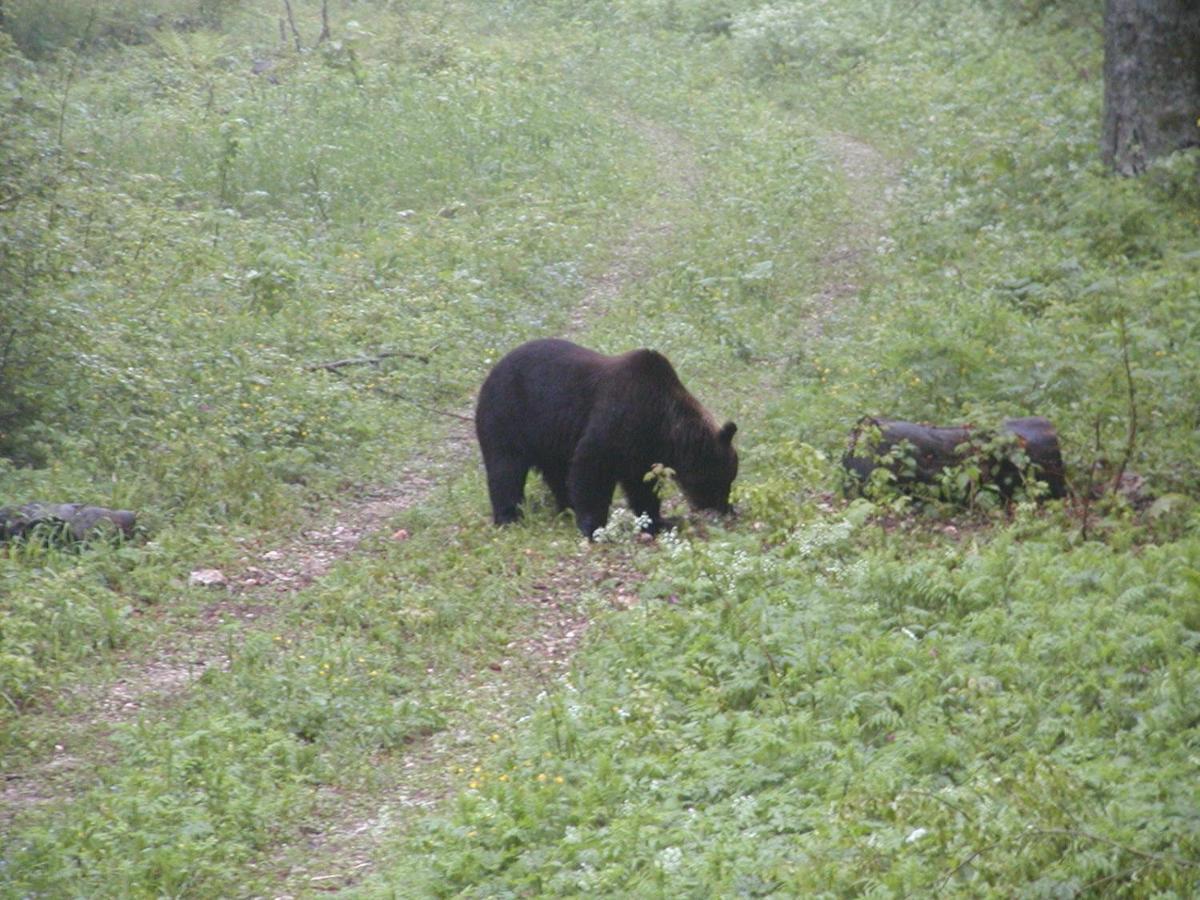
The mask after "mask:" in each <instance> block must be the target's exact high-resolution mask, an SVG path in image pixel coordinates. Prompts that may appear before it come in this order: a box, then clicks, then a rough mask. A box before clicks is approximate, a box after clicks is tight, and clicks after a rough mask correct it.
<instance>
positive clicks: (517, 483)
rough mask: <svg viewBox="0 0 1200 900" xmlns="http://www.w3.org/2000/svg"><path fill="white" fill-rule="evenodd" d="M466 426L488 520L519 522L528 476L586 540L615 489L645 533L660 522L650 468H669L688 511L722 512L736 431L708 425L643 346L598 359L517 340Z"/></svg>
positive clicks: (574, 348) (552, 343) (732, 473)
mask: <svg viewBox="0 0 1200 900" xmlns="http://www.w3.org/2000/svg"><path fill="white" fill-rule="evenodd" d="M475 431H476V434H477V435H478V437H479V446H480V449H481V450H482V451H483V461H484V465H485V466H486V467H487V476H488V494H489V496H490V497H491V501H492V513H493V518H494V519H495V521H496V524H498V525H502V524H504V523H506V522H512V521H515V520H516V519H518V518H520V516H521V505H522V503H523V500H524V494H525V478H526V476H527V474H528V472H529V470H530V469H537V470H539V471H540V472H541V473H542V477H543V478H544V479H545V480H546V484H547V485H549V487H550V490H551V492H552V493H553V494H554V499H555V501H556V502H557V503H558V506H559V508H560V509H566V508H571V509H573V510H574V511H575V519H576V522H577V523H578V525H579V530H580V531H581V532H583V534H585V535H587V536H588V537H591V535H592V534H593V533H594V532H595V530H596V529H597V528H600V527H602V526H603V525H604V524H606V523H607V521H608V508H609V505H610V504H611V503H612V495H613V490H614V489H615V488H616V486H617V484H620V485H621V487H622V488H623V489H624V491H625V495H626V497H627V498H628V499H629V505H630V506H631V507H632V508H633V510H634V512H636V513H638V514H639V515H641V514H644V515H646V516H647V517H648V518H649V519H650V525H649V530H650V531H651V532H656V531H658V530H659V529H660V528H662V527H663V525H664V524H665V522H664V520H663V519H662V517H661V515H660V505H659V499H658V497H657V496H656V495H655V493H654V490H653V486H652V485H650V484H647V483H646V482H645V481H644V476H645V475H646V473H647V472H649V471H650V468H651V467H652V466H653V465H654V464H655V463H661V464H662V465H665V466H669V467H670V468H672V469H674V470H675V473H676V480H677V481H678V482H679V485H680V487H681V488H682V489H683V492H684V495H685V496H686V497H687V498H688V501H689V502H690V503H691V504H692V506H694V507H696V508H699V509H715V510H718V511H721V512H725V511H727V510H728V509H729V489H730V486H731V485H732V483H733V479H734V478H735V477H736V476H737V465H738V460H737V451H736V450H734V448H733V444H732V441H733V435H734V433H735V432H736V431H737V426H736V425H734V424H733V423H732V422H727V423H726V424H725V425H724V426H722V427H720V428H718V427H717V425H716V423H715V422H714V421H713V418H712V417H711V416H710V415H709V414H708V413H707V412H706V411H705V410H704V408H703V407H702V406H701V405H700V404H699V403H698V402H697V401H696V398H694V397H693V396H692V395H691V394H689V393H688V392H687V389H686V388H684V386H683V385H682V384H681V383H680V381H679V377H678V376H677V375H676V374H675V370H674V368H672V366H671V363H670V362H668V361H667V359H666V357H664V356H663V355H662V354H660V353H656V352H655V351H653V350H633V351H631V352H629V353H624V354H622V355H620V356H604V355H602V354H600V353H596V352H594V351H592V350H587V349H585V348H583V347H580V346H578V345H576V344H572V343H571V342H569V341H563V340H554V339H548V340H537V341H530V342H529V343H527V344H522V345H521V346H520V347H518V348H517V349H515V350H513V351H512V352H511V353H509V354H508V355H507V356H505V357H504V358H503V359H502V360H500V362H498V363H497V364H496V366H495V368H493V369H492V371H491V373H489V375H488V377H487V379H486V380H485V381H484V383H483V387H482V388H480V391H479V402H478V404H477V406H476V410H475Z"/></svg>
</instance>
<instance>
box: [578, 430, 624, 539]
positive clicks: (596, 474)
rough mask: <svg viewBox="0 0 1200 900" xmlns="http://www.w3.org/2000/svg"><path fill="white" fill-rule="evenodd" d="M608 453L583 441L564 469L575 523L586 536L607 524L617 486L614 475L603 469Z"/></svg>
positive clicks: (590, 537) (588, 537) (589, 537)
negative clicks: (568, 465)
mask: <svg viewBox="0 0 1200 900" xmlns="http://www.w3.org/2000/svg"><path fill="white" fill-rule="evenodd" d="M608 462H609V460H608V455H607V454H605V453H604V452H603V450H602V449H601V448H590V447H587V446H585V445H583V444H581V445H580V447H579V448H577V449H576V451H575V456H574V457H573V458H572V460H571V468H570V471H569V472H568V473H567V493H568V495H569V496H570V500H571V508H572V509H573V510H575V523H576V524H577V525H578V526H579V530H580V531H581V532H582V533H583V536H584V537H586V538H587V539H588V540H591V539H592V536H593V535H594V534H595V533H596V529H597V528H603V527H604V526H605V525H607V524H608V507H609V506H610V505H611V504H612V495H613V491H614V490H616V487H617V479H616V476H614V475H612V474H610V473H609V472H607V471H605V464H606V463H608Z"/></svg>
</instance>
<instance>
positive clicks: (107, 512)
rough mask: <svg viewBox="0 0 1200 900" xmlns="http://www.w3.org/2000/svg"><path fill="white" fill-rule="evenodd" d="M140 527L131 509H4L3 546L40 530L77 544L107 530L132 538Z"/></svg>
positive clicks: (0, 517) (0, 516)
mask: <svg viewBox="0 0 1200 900" xmlns="http://www.w3.org/2000/svg"><path fill="white" fill-rule="evenodd" d="M136 524H137V516H136V515H135V514H134V513H132V512H130V511H129V510H127V509H108V508H106V507H103V506H86V505H85V504H83V503H43V502H40V501H35V502H33V503H26V504H25V505H24V506H5V507H2V508H0V542H4V541H10V540H13V539H14V538H24V537H27V536H29V535H30V534H31V533H32V532H34V531H35V530H36V529H39V528H40V529H45V530H49V531H54V532H58V533H60V534H61V535H62V536H63V537H64V538H66V539H68V540H73V541H86V540H88V539H89V538H93V537H97V536H99V535H101V534H103V533H104V531H106V530H109V531H112V532H114V533H119V534H121V535H122V536H124V537H132V535H133V530H134V527H135V525H136Z"/></svg>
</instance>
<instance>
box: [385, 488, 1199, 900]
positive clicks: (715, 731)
mask: <svg viewBox="0 0 1200 900" xmlns="http://www.w3.org/2000/svg"><path fill="white" fill-rule="evenodd" d="M877 512H878V511H877V510H874V509H872V508H871V507H870V506H869V504H866V502H865V501H859V502H858V503H857V504H855V505H852V506H850V507H848V508H847V509H846V510H845V511H844V512H842V513H838V514H829V513H827V512H821V511H818V510H816V509H815V508H814V509H812V510H811V511H810V513H809V514H808V515H806V516H804V517H803V518H801V519H800V521H797V522H794V523H792V524H791V525H790V526H789V527H788V528H787V529H786V531H785V532H784V533H783V536H782V537H781V538H778V539H776V540H771V541H764V540H763V539H761V538H759V537H756V536H755V534H754V533H753V531H752V530H749V529H740V530H739V531H738V532H737V533H725V534H721V535H719V537H718V538H717V539H710V540H703V541H701V540H683V539H680V540H664V541H662V542H661V543H662V546H661V547H660V549H659V552H658V553H657V555H656V556H655V557H654V558H653V561H652V564H651V573H650V577H649V578H648V579H647V581H646V582H645V583H644V584H643V586H642V589H641V598H640V600H641V602H640V603H639V604H638V606H637V607H636V609H634V610H633V611H631V612H629V613H626V614H625V615H623V616H619V617H612V618H610V619H608V620H607V621H606V622H605V625H604V627H603V628H602V629H599V630H596V631H594V632H593V633H592V635H591V639H590V640H589V643H588V648H587V652H586V653H585V654H584V655H583V657H582V658H581V659H580V660H579V662H578V664H577V667H576V670H575V672H574V673H573V675H572V676H571V678H570V679H569V681H568V682H567V683H566V684H565V685H564V687H563V690H562V691H560V692H558V693H556V694H554V695H552V696H547V697H545V698H544V699H543V701H542V703H541V704H540V707H539V709H538V711H537V713H536V715H535V716H534V719H533V722H532V724H531V727H530V729H529V732H528V733H525V734H522V735H521V736H520V739H519V740H517V741H514V742H513V743H512V745H511V746H509V747H508V748H507V750H506V752H504V753H502V754H500V755H498V756H497V757H496V758H495V759H494V760H491V761H490V762H489V764H488V766H487V769H486V771H485V772H484V773H482V774H481V775H480V776H479V777H478V779H477V783H476V784H473V785H472V786H471V787H470V789H469V790H467V791H465V792H464V793H463V794H462V796H461V797H460V798H459V801H458V804H457V806H456V808H455V809H454V810H453V812H452V814H450V815H448V816H446V817H444V818H441V819H435V820H433V821H431V822H430V823H428V824H426V825H424V826H423V828H422V829H421V831H420V833H419V836H418V837H416V838H415V839H414V840H413V843H412V845H411V847H412V851H413V852H412V854H411V856H409V857H408V858H407V860H406V861H405V862H404V863H402V864H401V865H400V866H399V868H398V869H397V870H396V871H395V872H394V873H393V874H392V875H391V876H390V877H388V878H385V879H382V880H381V882H380V884H381V888H380V891H379V892H381V893H385V894H386V893H388V892H389V891H390V890H392V889H393V888H394V887H395V886H396V885H417V887H416V888H414V889H412V890H411V892H406V893H407V895H408V896H422V895H426V894H427V895H429V896H450V895H457V894H458V893H459V892H460V891H465V893H466V895H468V896H494V895H496V894H497V893H506V892H509V891H512V892H514V893H517V894H520V893H522V892H526V893H531V894H533V895H553V896H562V895H592V894H619V893H625V892H628V893H632V894H635V895H655V896H700V895H718V896H733V895H748V896H762V895H778V896H808V895H817V894H826V893H832V894H837V895H843V894H863V893H867V894H872V893H879V894H880V895H886V896H896V895H899V896H916V895H927V894H929V893H932V892H935V891H937V890H947V891H949V892H951V893H955V892H958V891H962V892H963V894H964V895H970V896H979V895H980V894H983V893H987V892H989V891H994V892H996V893H997V894H1010V893H1012V892H1013V890H1014V889H1016V888H1017V887H1018V886H1023V887H1021V888H1020V890H1021V891H1022V892H1023V893H1025V894H1028V895H1031V896H1063V895H1066V896H1072V895H1076V894H1079V893H1095V892H1101V893H1109V892H1113V893H1120V892H1122V891H1129V892H1132V893H1134V894H1136V895H1137V896H1148V895H1155V896H1186V895H1188V894H1189V893H1190V892H1191V891H1192V890H1193V889H1194V888H1195V885H1196V884H1197V882H1198V877H1200V872H1198V871H1197V864H1196V859H1197V855H1198V853H1200V844H1198V840H1200V837H1198V832H1197V825H1198V824H1200V818H1198V813H1197V809H1196V806H1195V803H1194V800H1195V796H1194V778H1195V761H1196V734H1197V725H1198V724H1200V720H1198V718H1197V713H1196V709H1195V703H1194V699H1195V696H1196V692H1197V690H1198V689H1200V671H1198V669H1197V665H1196V653H1197V649H1200V602H1198V600H1197V598H1198V597H1200V541H1197V540H1196V539H1195V538H1194V537H1192V538H1187V539H1182V540H1178V541H1171V542H1167V543H1164V544H1163V545H1161V546H1155V547H1147V548H1145V550H1144V552H1142V553H1141V554H1139V555H1137V556H1127V557H1123V558H1118V559H1114V556H1113V553H1112V550H1111V548H1110V547H1108V546H1105V545H1104V544H1101V543H1083V544H1077V545H1072V544H1071V543H1070V542H1069V541H1068V540H1067V539H1066V538H1065V535H1064V532H1063V530H1062V529H1061V527H1060V523H1059V522H1057V521H1055V520H1054V517H1052V516H1045V515H1043V514H1040V513H1038V512H1037V511H1035V510H1033V509H1032V508H1023V509H1021V510H1020V511H1019V512H1018V514H1017V516H1016V518H1015V520H1014V521H1012V522H1011V523H1009V524H1006V525H1004V524H1001V525H998V526H997V527H994V528H988V529H985V530H983V531H982V532H978V533H975V534H967V535H961V534H955V535H954V536H952V537H947V536H946V535H945V534H944V533H943V531H942V529H941V528H940V527H938V528H930V527H928V526H924V527H922V526H920V525H919V524H916V523H913V524H915V527H914V528H913V529H912V531H908V530H906V531H889V530H888V529H885V528H882V527H880V525H879V524H877V523H878V521H879V520H878V518H877V517H876V516H875V515H874V514H875V513H877ZM763 524H765V523H763ZM367 893H369V894H374V893H375V891H374V890H371V891H368V892H367Z"/></svg>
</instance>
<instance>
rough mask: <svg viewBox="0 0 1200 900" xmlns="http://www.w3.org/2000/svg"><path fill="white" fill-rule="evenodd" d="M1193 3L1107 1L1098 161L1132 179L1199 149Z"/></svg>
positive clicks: (1199, 76)
mask: <svg viewBox="0 0 1200 900" xmlns="http://www.w3.org/2000/svg"><path fill="white" fill-rule="evenodd" d="M1198 117H1200V2H1196V0H1107V2H1106V4H1105V9H1104V134H1103V136H1102V139H1101V140H1102V148H1101V149H1102V151H1103V154H1104V161H1105V163H1106V164H1107V165H1109V166H1111V167H1112V168H1113V169H1115V170H1116V171H1117V172H1120V173H1121V174H1122V175H1136V174H1138V173H1140V172H1142V171H1144V170H1145V168H1146V165H1147V164H1148V163H1149V162H1150V160H1152V159H1154V158H1155V157H1158V156H1166V155H1168V154H1170V153H1173V152H1175V151H1176V150H1181V149H1183V148H1185V147H1196V146H1200V126H1197V118H1198Z"/></svg>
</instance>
